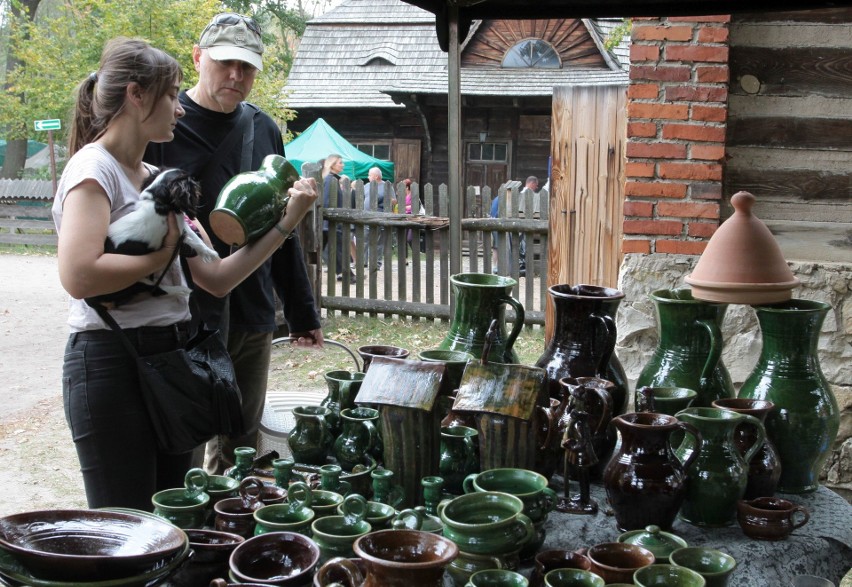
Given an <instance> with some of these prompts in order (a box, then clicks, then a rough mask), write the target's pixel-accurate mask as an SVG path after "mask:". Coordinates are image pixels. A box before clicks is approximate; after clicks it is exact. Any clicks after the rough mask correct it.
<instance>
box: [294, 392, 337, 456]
mask: <svg viewBox="0 0 852 587" xmlns="http://www.w3.org/2000/svg"><path fill="white" fill-rule="evenodd" d="M330 413H331V410H329V409H328V408H324V407H322V406H298V407H295V408H293V416H294V417H295V418H296V425H295V426H294V427H293V429H292V430H291V431H290V434H289V435H288V437H287V443H288V444H289V445H290V450H291V451H292V452H293V458H294V459H295V460H296V462H297V463H305V464H310V465H322V464H323V463H325V461H326V456H327V455H328V454H329V451H330V450H331V446H332V443H333V442H334V437H333V436H332V435H331V431H330V430H329V427H328V421H327V418H328V415H329V414H330Z"/></svg>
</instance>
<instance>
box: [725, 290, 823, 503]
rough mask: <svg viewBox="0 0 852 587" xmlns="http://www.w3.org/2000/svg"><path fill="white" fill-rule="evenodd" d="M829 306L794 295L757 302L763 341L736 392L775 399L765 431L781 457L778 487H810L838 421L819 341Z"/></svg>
mask: <svg viewBox="0 0 852 587" xmlns="http://www.w3.org/2000/svg"><path fill="white" fill-rule="evenodd" d="M830 309H831V308H830V306H829V305H828V304H825V303H823V302H815V301H809V300H797V299H793V300H790V301H789V302H784V303H780V304H774V305H770V306H757V307H755V312H756V314H757V320H758V322H759V323H760V332H761V338H762V340H763V347H762V348H761V351H760V358H759V359H758V361H757V365H755V367H754V370H753V371H752V372H751V374H750V375H749V376H748V377H747V378H746V380H745V382H743V385H742V387H741V388H740V393H739V397H743V398H750V399H762V400H768V401H771V402H772V403H773V404H774V406H775V407H774V408H773V410H772V411H771V412H770V413H769V414H768V415H767V416H766V420H765V422H766V434H767V436H769V438H770V440H771V441H772V443H773V444H774V445H775V448H776V449H777V450H778V456H779V458H780V459H781V477H780V479H779V480H778V490H779V491H781V492H784V493H804V492H809V491H814V490H815V489H816V488H817V487H818V486H819V474H820V472H821V471H822V469H823V466H824V465H825V461H826V459H827V458H828V455H829V454H830V453H831V447H832V444H833V443H834V439H835V438H836V437H837V430H838V428H839V425H840V410H839V408H838V405H837V399H836V398H835V397H834V394H833V393H832V391H831V387H830V386H829V384H828V381H827V380H826V378H825V375H824V374H823V372H822V368H821V367H820V362H819V355H818V352H817V344H818V342H819V332H820V328H821V326H822V323H823V322H824V320H825V316H826V314H827V313H828V311H829V310H830Z"/></svg>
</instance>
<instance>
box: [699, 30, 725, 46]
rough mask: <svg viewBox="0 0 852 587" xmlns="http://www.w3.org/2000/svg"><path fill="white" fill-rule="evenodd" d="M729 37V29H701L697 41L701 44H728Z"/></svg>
mask: <svg viewBox="0 0 852 587" xmlns="http://www.w3.org/2000/svg"><path fill="white" fill-rule="evenodd" d="M729 37H730V31H729V30H728V27H701V28H700V29H698V39H697V40H698V42H699V43H727V42H728V38H729Z"/></svg>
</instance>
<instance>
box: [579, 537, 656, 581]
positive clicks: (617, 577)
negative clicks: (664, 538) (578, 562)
mask: <svg viewBox="0 0 852 587" xmlns="http://www.w3.org/2000/svg"><path fill="white" fill-rule="evenodd" d="M587 556H588V557H589V560H590V561H591V562H592V572H593V573H595V574H596V575H600V576H601V577H602V578H603V579H604V581H606V582H607V583H623V582H625V581H628V582H629V581H632V580H633V574H634V573H635V572H636V571H637V570H638V569H641V568H643V567H647V566H649V565H651V564H653V563H654V553H652V552H651V551H650V550H648V549H646V548H642V547H641V546H636V545H635V544H624V543H623V542H603V543H601V544H595V545H594V546H592V547H591V548H589V550H588V553H587Z"/></svg>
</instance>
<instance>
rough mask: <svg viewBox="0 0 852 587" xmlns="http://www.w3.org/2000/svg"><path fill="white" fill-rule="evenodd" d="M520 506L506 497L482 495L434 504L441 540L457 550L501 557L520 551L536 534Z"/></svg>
mask: <svg viewBox="0 0 852 587" xmlns="http://www.w3.org/2000/svg"><path fill="white" fill-rule="evenodd" d="M523 510H524V502H523V501H521V499H520V498H518V497H515V496H514V495H509V494H508V493H500V492H497V491H484V492H476V493H468V494H465V495H460V496H459V497H455V498H453V499H450V500H446V501H442V502H441V503H440V504H438V515H439V516H440V518H441V522H442V523H443V524H444V536H445V537H447V538H449V539H450V540H452V541H453V542H455V543H456V544H457V545H458V547H459V550H461V551H463V552H469V553H472V554H490V555H495V556H501V555H505V554H508V553H510V552H516V551H518V550H519V549H521V548H523V547H524V546H525V545H526V544H527V543H528V542H529V541H530V540H532V539H533V537H534V536H535V534H536V530H535V527H534V526H533V523H532V521H531V520H530V519H529V518H528V517H527V516H526V515H524V514H523Z"/></svg>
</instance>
